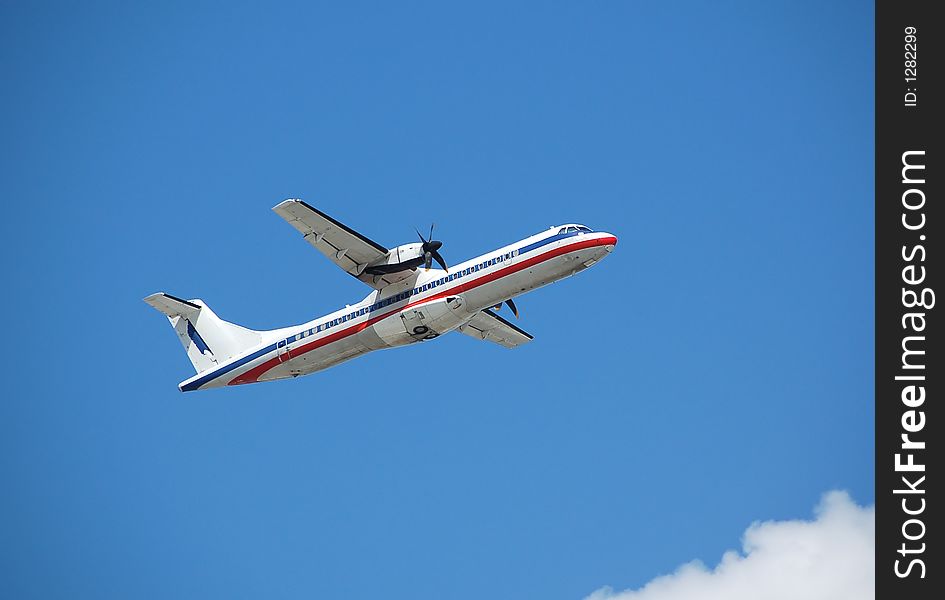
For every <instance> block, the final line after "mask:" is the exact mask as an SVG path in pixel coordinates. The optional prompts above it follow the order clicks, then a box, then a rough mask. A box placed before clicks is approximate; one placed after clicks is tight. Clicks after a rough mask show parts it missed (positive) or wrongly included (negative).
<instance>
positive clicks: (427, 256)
mask: <svg viewBox="0 0 945 600" xmlns="http://www.w3.org/2000/svg"><path fill="white" fill-rule="evenodd" d="M435 226H436V223H432V224H431V225H430V239H428V240H425V239H423V234H422V233H420V230H419V229H418V230H417V235H418V236H420V241H421V242H423V267H424V268H425V269H427V270H429V269H430V267H431V266H432V265H433V261H434V260H435V261H436V262H437V264H439V265H440V266H441V267H443V270H444V271H446V272H447V273H449V271H450V269H449V267H447V266H446V261H445V260H443V257H442V256H440V248H442V247H443V242H441V241H439V240H435V239H433V228H434V227H435Z"/></svg>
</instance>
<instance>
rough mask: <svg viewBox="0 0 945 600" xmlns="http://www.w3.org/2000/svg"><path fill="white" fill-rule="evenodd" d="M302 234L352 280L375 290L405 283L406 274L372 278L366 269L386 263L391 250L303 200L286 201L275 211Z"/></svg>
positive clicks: (391, 274)
mask: <svg viewBox="0 0 945 600" xmlns="http://www.w3.org/2000/svg"><path fill="white" fill-rule="evenodd" d="M272 210H274V211H275V212H276V214H277V215H279V216H280V217H282V218H283V219H285V220H286V221H288V223H289V225H291V226H292V227H295V229H296V230H297V231H298V232H299V233H301V234H302V237H304V238H305V241H306V242H308V243H309V244H311V245H312V246H314V247H315V249H316V250H318V251H319V252H321V253H322V254H324V255H325V256H326V257H328V260H330V261H331V262H333V263H335V264H336V265H338V266H339V267H341V269H342V270H344V271H345V272H346V273H348V274H349V275H351V276H352V277H357V278H358V279H360V280H361V281H363V282H364V283H366V284H368V285H369V286H371V287H373V288H375V289H381V288H382V287H384V286H386V285H388V284H391V283H394V282H395V281H399V280H400V279H403V277H404V275H403V274H402V273H390V274H386V275H380V276H378V275H370V274H368V273H364V269H365V268H366V267H367V266H368V265H369V264H370V263H372V262H374V261H377V260H380V259H382V258H383V257H384V256H386V255H387V253H388V250H387V248H385V247H384V246H381V245H380V244H378V243H377V242H375V241H373V240H371V239H369V238H367V237H365V236H363V235H361V234H360V233H358V232H357V231H355V230H353V229H351V228H350V227H348V226H346V225H344V224H343V223H339V222H338V221H336V220H334V219H332V218H331V217H329V216H328V215H326V214H325V213H323V212H321V211H320V210H318V209H317V208H314V207H312V206H309V205H308V204H306V203H305V202H303V201H301V200H286V201H285V202H281V203H279V204H278V205H276V206H275V207H273V209H272Z"/></svg>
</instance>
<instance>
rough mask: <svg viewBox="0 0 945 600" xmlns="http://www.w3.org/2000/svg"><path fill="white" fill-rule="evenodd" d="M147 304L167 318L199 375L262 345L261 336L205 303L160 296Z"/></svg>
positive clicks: (152, 297)
mask: <svg viewBox="0 0 945 600" xmlns="http://www.w3.org/2000/svg"><path fill="white" fill-rule="evenodd" d="M144 301H145V302H147V303H148V304H150V305H151V306H153V307H154V308H155V309H157V310H158V311H160V312H162V313H164V315H165V316H167V319H168V320H169V321H170V322H171V326H172V327H173V328H174V331H176V332H177V337H179V338H180V341H181V343H182V344H183V345H184V349H185V350H186V351H187V357H188V358H190V362H192V363H193V365H194V368H195V369H197V373H202V372H203V371H206V370H207V369H212V368H213V367H215V366H216V365H218V364H222V363H223V362H224V361H226V359H228V358H231V357H233V356H236V355H237V354H239V353H241V352H243V351H244V350H248V349H249V348H252V347H253V346H256V345H258V344H259V343H260V342H262V335H261V334H260V332H258V331H253V330H252V329H246V328H245V327H240V326H239V325H235V324H233V323H230V322H227V321H224V320H223V319H221V318H220V317H218V316H216V314H214V312H213V311H212V310H210V307H209V306H207V305H206V304H204V302H203V301H202V300H182V299H180V298H176V297H174V296H171V295H170V294H165V293H164V292H158V293H157V294H151V295H150V296H148V297H147V298H145V299H144Z"/></svg>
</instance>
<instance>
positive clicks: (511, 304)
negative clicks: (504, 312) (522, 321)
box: [492, 298, 518, 319]
mask: <svg viewBox="0 0 945 600" xmlns="http://www.w3.org/2000/svg"><path fill="white" fill-rule="evenodd" d="M505 303H506V304H508V305H509V308H511V309H512V314H513V315H515V318H516V319H517V318H518V308H516V307H515V303H514V302H512V299H511V298H509V299H508V300H506V301H505ZM492 308H493V310H499V309H500V308H502V303H501V302H499V303H498V304H496V305H495V306H493V307H492Z"/></svg>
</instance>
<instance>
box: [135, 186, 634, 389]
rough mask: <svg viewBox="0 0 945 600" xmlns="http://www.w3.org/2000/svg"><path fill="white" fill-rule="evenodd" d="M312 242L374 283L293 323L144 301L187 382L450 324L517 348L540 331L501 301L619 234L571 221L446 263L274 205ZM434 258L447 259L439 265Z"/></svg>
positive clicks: (426, 333) (427, 246)
mask: <svg viewBox="0 0 945 600" xmlns="http://www.w3.org/2000/svg"><path fill="white" fill-rule="evenodd" d="M272 210H274V211H275V212H276V214H277V215H279V216H280V217H282V218H283V219H285V220H286V221H287V222H288V223H289V224H290V225H291V226H292V227H294V228H295V229H296V230H297V231H298V232H299V233H301V234H302V236H303V238H304V239H305V241H306V242H308V243H309V244H311V245H312V246H313V247H314V248H315V249H316V250H318V251H319V252H321V253H322V254H324V255H325V256H326V257H327V258H328V259H329V260H330V261H331V262H333V263H335V264H336V265H338V266H339V267H340V268H341V269H342V270H344V271H345V272H346V273H348V274H349V275H351V276H353V277H355V278H357V279H359V280H360V281H363V282H364V283H366V284H367V285H369V286H370V287H372V288H374V289H373V291H372V292H371V293H370V294H368V296H367V297H365V298H364V300H361V301H360V302H358V303H357V304H353V305H350V306H348V305H346V306H345V307H344V308H342V309H339V310H337V311H335V312H333V313H331V314H328V315H325V316H324V317H320V318H317V319H315V320H313V321H310V322H308V323H305V324H302V325H297V326H294V327H284V328H281V329H274V330H269V331H255V330H252V329H247V328H245V327H241V326H239V325H236V324H234V323H230V322H227V321H224V320H222V319H220V318H219V317H217V315H216V314H215V313H214V312H213V311H212V310H210V307H209V306H207V304H206V303H205V302H204V301H203V300H200V299H191V300H184V299H182V298H178V297H175V296H172V295H170V294H167V293H164V292H158V293H156V294H152V295H150V296H148V297H147V298H145V299H144V301H145V302H147V303H148V304H150V305H151V306H153V307H154V308H155V309H157V310H158V311H160V312H161V313H163V314H164V315H165V316H166V317H167V318H168V320H169V321H170V323H171V326H173V328H174V331H175V332H176V333H177V337H178V338H180V341H181V343H182V344H183V346H184V349H185V350H186V351H187V356H188V358H190V362H191V363H193V365H194V369H196V371H197V374H196V375H194V376H193V377H190V378H188V379H185V380H184V381H182V382H181V383H180V384H179V385H178V388H179V389H180V391H182V392H189V391H194V390H205V389H210V388H218V387H224V386H230V385H240V384H245V383H255V382H260V381H274V380H277V379H287V378H292V377H298V376H300V375H308V374H310V373H314V372H316V371H322V370H324V369H327V368H329V367H333V366H335V365H337V364H340V363H342V362H345V361H347V360H351V359H353V358H356V357H358V356H361V355H363V354H367V353H368V352H371V351H374V350H382V349H386V348H396V347H398V346H404V345H407V344H413V343H418V342H424V341H429V340H432V339H435V338H436V337H438V336H440V335H443V334H444V333H448V332H450V331H459V332H460V333H464V334H466V335H468V336H470V337H473V338H476V339H479V340H486V341H490V342H494V343H496V344H499V345H500V346H504V347H506V348H515V347H517V346H520V345H522V344H525V343H527V342H529V341H531V340H532V336H531V335H530V334H528V333H526V332H525V331H523V330H522V329H520V328H519V327H517V326H516V325H514V324H512V323H510V322H509V321H508V320H506V319H504V318H503V317H501V316H500V315H499V314H498V313H497V312H496V311H497V310H499V309H500V308H501V306H502V304H503V303H504V304H506V305H507V306H508V307H509V308H510V309H511V310H512V312H513V313H514V314H515V316H516V317H518V309H517V307H516V306H515V303H514V301H513V298H514V297H516V296H519V295H521V294H524V293H526V292H529V291H531V290H534V289H536V288H539V287H541V286H544V285H547V284H549V283H552V282H555V281H558V280H560V279H564V278H565V277H569V276H571V275H574V274H575V273H578V272H579V271H583V270H584V269H586V268H588V267H590V266H591V265H593V264H594V263H596V262H598V261H599V260H601V259H602V258H604V257H605V256H607V255H608V254H610V253H611V252H612V251H613V249H614V246H616V244H617V238H616V236H614V235H613V234H610V233H605V232H595V231H592V230H591V229H590V228H588V227H585V226H584V225H579V224H567V225H559V226H555V227H552V228H550V229H548V230H546V231H543V232H541V233H538V234H535V235H533V236H530V237H527V238H525V239H523V240H519V241H517V242H515V243H513V244H509V245H508V246H505V247H503V248H499V249H497V250H494V251H492V252H487V253H486V254H483V255H481V256H477V257H476V258H473V259H470V260H467V261H466V262H463V263H460V264H458V265H453V266H452V267H448V266H447V264H446V261H445V260H444V259H443V256H442V255H441V254H440V248H442V246H443V243H442V242H440V241H438V240H434V239H433V227H432V226H431V227H430V233H429V235H428V236H427V237H426V238H425V237H423V235H422V234H421V233H420V232H419V231H417V236H418V237H419V238H420V241H419V242H413V243H410V244H404V245H402V246H397V247H396V248H393V249H387V248H385V247H384V246H382V245H380V244H378V243H377V242H374V241H372V240H370V239H369V238H367V237H365V236H363V235H361V234H360V233H358V232H357V231H355V230H353V229H351V228H350V227H348V226H346V225H344V224H342V223H340V222H338V221H336V220H335V219H333V218H331V217H329V216H328V215H326V214H325V213H323V212H321V211H320V210H318V209H316V208H314V207H312V206H310V205H308V204H306V203H305V202H303V201H302V200H298V199H289V200H286V201H284V202H282V203H280V204H278V205H276V206H275V207H273V209H272ZM434 261H436V263H437V265H439V266H440V267H442V268H440V269H435V268H432V267H433V262H434Z"/></svg>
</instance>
